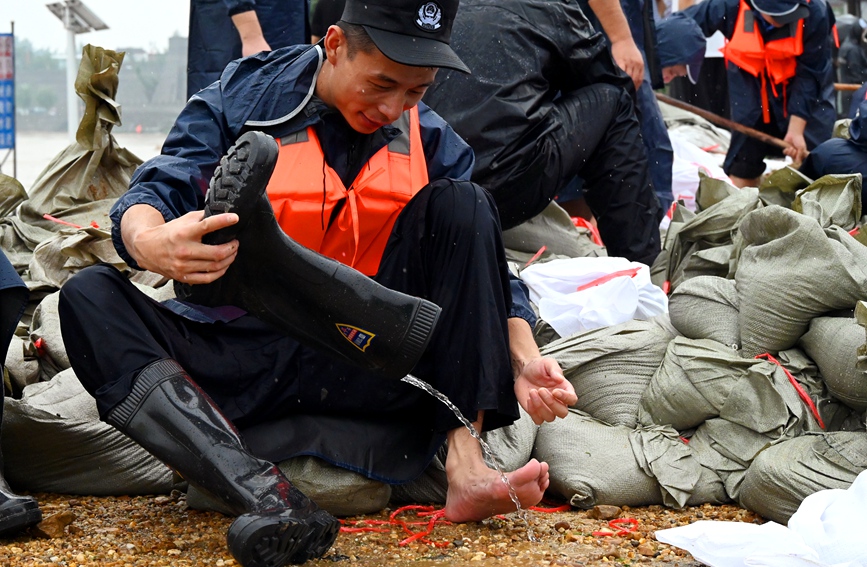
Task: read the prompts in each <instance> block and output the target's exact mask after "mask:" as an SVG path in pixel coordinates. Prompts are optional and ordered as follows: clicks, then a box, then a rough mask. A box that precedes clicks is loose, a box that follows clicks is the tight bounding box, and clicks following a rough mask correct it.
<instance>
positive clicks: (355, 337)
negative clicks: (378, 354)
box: [337, 323, 376, 352]
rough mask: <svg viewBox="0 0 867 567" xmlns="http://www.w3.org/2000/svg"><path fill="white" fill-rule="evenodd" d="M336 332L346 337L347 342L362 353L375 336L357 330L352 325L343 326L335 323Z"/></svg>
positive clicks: (362, 330)
mask: <svg viewBox="0 0 867 567" xmlns="http://www.w3.org/2000/svg"><path fill="white" fill-rule="evenodd" d="M337 330H338V331H340V334H341V335H343V336H344V337H346V340H347V341H349V342H351V343H352V344H353V345H355V347H356V348H357V349H358V350H360V351H361V352H364V351H365V349H367V347H369V346H370V343H371V342H372V341H373V337H375V336H376V335H374V334H373V333H371V332H370V331H365V330H364V329H359V328H358V327H354V326H352V325H343V324H341V323H337Z"/></svg>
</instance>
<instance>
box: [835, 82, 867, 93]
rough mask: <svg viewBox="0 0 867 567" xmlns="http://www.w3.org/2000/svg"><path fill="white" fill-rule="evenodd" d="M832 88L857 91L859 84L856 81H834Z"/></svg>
mask: <svg viewBox="0 0 867 567" xmlns="http://www.w3.org/2000/svg"><path fill="white" fill-rule="evenodd" d="M834 88H835V89H836V90H838V91H857V90H858V89H860V88H861V85H859V84H857V83H834Z"/></svg>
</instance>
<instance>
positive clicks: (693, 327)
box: [668, 276, 741, 349]
mask: <svg viewBox="0 0 867 567" xmlns="http://www.w3.org/2000/svg"><path fill="white" fill-rule="evenodd" d="M668 315H669V317H670V318H671V324H672V325H674V326H675V328H676V329H677V330H678V332H680V334H682V335H683V336H685V337H688V338H690V339H710V340H713V341H716V342H718V343H722V344H724V345H726V346H729V347H731V348H733V349H739V348H740V341H741V339H740V327H739V326H738V292H737V288H736V287H735V282H734V280H729V279H726V278H720V277H716V276H697V277H694V278H692V279H688V280H686V281H685V282H683V283H682V284H681V285H680V286H678V288H677V289H676V290H675V291H674V292H673V293H672V294H671V296H670V297H669V298H668Z"/></svg>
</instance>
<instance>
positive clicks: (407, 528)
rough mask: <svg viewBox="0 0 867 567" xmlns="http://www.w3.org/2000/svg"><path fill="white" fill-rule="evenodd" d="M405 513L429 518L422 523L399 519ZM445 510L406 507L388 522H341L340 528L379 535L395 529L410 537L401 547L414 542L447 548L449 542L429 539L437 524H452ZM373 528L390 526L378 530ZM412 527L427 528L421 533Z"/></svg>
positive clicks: (393, 515)
mask: <svg viewBox="0 0 867 567" xmlns="http://www.w3.org/2000/svg"><path fill="white" fill-rule="evenodd" d="M405 512H415V513H416V516H418V517H419V518H427V519H425V520H424V521H421V522H407V521H405V520H402V519H400V518H398V516H400V515H401V514H403V513H405ZM444 516H445V510H443V509H440V510H436V509H434V507H433V506H404V507H402V508H398V509H397V510H395V511H394V512H392V513H391V515H390V516H389V517H388V520H357V521H353V520H340V523H341V524H343V525H342V526H341V527H340V531H341V532H343V533H358V532H377V533H390V532H391V531H393V529H394V528H395V527H398V528H400V529H401V530H402V531H403V532H404V533H406V534H408V535H409V537H408V538H405V539H403V540H401V541H400V542H398V545H399V546H401V547H402V546H405V545H408V544H410V543H412V542H414V541H418V542H420V543H424V544H426V545H433V546H435V547H447V546H448V545H449V544H450V543H451V542H448V541H431V540H429V539H427V537H428V536H429V535H430V534H431V533H433V530H434V527H436V524H450V523H451V522H449V521H448V520H446V519H445V518H444ZM373 526H388V527H382V528H377V527H373ZM411 526H425V527H424V528H423V529H422V530H420V531H414V530H413V529H412V527H411Z"/></svg>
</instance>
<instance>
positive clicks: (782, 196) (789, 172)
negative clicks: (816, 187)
mask: <svg viewBox="0 0 867 567" xmlns="http://www.w3.org/2000/svg"><path fill="white" fill-rule="evenodd" d="M812 182H813V180H812V179H810V178H809V177H807V176H806V175H804V174H803V173H801V172H800V171H798V170H797V169H794V168H793V167H790V166H786V167H783V168H781V169H778V170H776V171H773V172H771V174H770V175H768V176H767V177H766V178H764V179H763V180H762V182H761V183H760V184H759V197H760V198H761V200H762V202H763V203H764V204H765V205H779V206H781V207H785V208H787V209H791V208H792V202H794V200H795V194H796V193H797V192H798V191H800V190H801V189H805V188H807V187H808V186H809V185H810V184H811V183H812Z"/></svg>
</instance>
